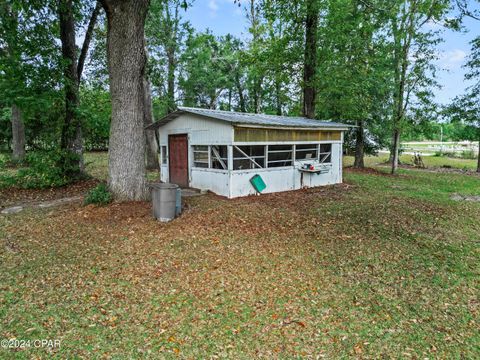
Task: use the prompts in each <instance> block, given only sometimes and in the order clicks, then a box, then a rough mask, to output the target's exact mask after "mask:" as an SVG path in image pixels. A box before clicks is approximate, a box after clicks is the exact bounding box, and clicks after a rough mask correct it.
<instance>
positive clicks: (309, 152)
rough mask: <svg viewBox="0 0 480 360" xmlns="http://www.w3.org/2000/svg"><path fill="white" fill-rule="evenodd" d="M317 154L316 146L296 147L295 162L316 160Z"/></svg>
mask: <svg viewBox="0 0 480 360" xmlns="http://www.w3.org/2000/svg"><path fill="white" fill-rule="evenodd" d="M317 154H318V145H317V144H307V145H297V146H296V147H295V160H316V159H317Z"/></svg>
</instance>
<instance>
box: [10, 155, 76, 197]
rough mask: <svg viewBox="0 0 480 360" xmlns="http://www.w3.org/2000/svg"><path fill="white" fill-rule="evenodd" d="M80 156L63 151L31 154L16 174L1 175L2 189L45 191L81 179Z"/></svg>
mask: <svg viewBox="0 0 480 360" xmlns="http://www.w3.org/2000/svg"><path fill="white" fill-rule="evenodd" d="M77 160H78V156H77V155H75V154H72V153H71V152H67V151H63V150H49V151H36V152H30V153H28V154H27V156H26V161H25V165H26V167H21V168H19V169H18V171H17V172H16V173H11V174H9V173H6V174H2V175H0V187H10V186H17V187H20V188H24V189H45V188H51V187H59V186H64V185H67V184H69V183H70V182H72V181H74V180H77V179H78V178H80V176H81V175H80V169H79V168H78V166H77Z"/></svg>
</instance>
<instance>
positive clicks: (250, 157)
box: [232, 145, 267, 171]
mask: <svg viewBox="0 0 480 360" xmlns="http://www.w3.org/2000/svg"><path fill="white" fill-rule="evenodd" d="M254 146H258V147H262V148H263V155H248V154H247V153H246V152H244V151H243V150H242V149H241V147H254ZM232 150H233V151H232V170H233V171H245V170H259V169H266V166H265V165H266V158H267V156H266V154H267V145H232ZM235 151H237V152H240V153H241V154H243V156H235ZM257 159H262V160H263V162H264V165H263V166H261V165H260V163H258V162H257V161H256V160H257ZM236 160H250V165H253V167H251V168H248V169H235V161H236Z"/></svg>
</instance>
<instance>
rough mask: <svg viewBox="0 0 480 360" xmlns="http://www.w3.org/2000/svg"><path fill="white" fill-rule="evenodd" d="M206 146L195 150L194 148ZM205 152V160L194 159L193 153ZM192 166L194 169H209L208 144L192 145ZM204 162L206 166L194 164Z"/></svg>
mask: <svg viewBox="0 0 480 360" xmlns="http://www.w3.org/2000/svg"><path fill="white" fill-rule="evenodd" d="M198 147H206V148H207V149H206V150H197V149H195V148H198ZM198 153H200V154H205V153H206V154H207V161H198V160H195V154H198ZM192 155H193V156H192V168H196V169H209V168H210V146H209V145H192ZM197 163H199V164H206V165H207V166H197V165H196V164H197Z"/></svg>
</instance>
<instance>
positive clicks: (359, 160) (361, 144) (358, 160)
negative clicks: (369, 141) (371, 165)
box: [353, 121, 365, 169]
mask: <svg viewBox="0 0 480 360" xmlns="http://www.w3.org/2000/svg"><path fill="white" fill-rule="evenodd" d="M355 140H356V141H355V162H354V163H353V167H355V168H361V169H363V168H364V167H365V163H364V157H365V131H364V129H363V121H359V122H358V128H357V134H356V139H355Z"/></svg>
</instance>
